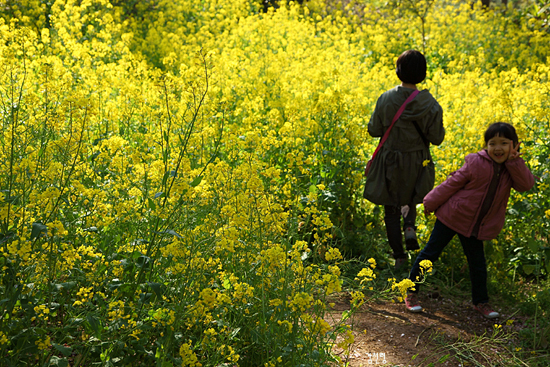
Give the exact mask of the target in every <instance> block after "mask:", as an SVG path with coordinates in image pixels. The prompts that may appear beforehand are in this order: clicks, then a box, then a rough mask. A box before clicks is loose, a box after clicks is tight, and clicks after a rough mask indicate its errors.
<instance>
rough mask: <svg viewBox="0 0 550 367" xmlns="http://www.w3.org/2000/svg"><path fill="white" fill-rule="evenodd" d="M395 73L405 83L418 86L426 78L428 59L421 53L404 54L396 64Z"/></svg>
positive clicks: (409, 51) (408, 52) (410, 52)
mask: <svg viewBox="0 0 550 367" xmlns="http://www.w3.org/2000/svg"><path fill="white" fill-rule="evenodd" d="M395 65H396V68H395V72H396V74H397V77H398V78H399V80H401V81H402V82H403V83H411V84H418V83H420V82H421V81H423V80H424V79H425V78H426V58H425V57H424V55H422V53H421V52H419V51H416V50H408V51H405V52H403V53H402V54H401V55H400V56H399V57H398V58H397V62H396V63H395Z"/></svg>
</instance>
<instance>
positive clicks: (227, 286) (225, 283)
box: [223, 278, 231, 289]
mask: <svg viewBox="0 0 550 367" xmlns="http://www.w3.org/2000/svg"><path fill="white" fill-rule="evenodd" d="M223 287H224V288H225V289H229V288H231V282H230V281H229V279H228V278H225V279H224V280H223Z"/></svg>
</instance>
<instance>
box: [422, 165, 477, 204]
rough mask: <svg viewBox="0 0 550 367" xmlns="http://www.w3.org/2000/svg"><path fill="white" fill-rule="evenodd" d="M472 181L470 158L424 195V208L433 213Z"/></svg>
mask: <svg viewBox="0 0 550 367" xmlns="http://www.w3.org/2000/svg"><path fill="white" fill-rule="evenodd" d="M469 181H470V169H469V166H468V160H466V163H464V165H463V166H462V167H461V168H460V169H459V170H458V171H455V172H453V173H451V174H450V175H449V177H447V179H446V180H445V181H444V182H442V183H441V184H439V185H438V186H437V187H435V188H434V189H433V190H432V191H430V192H429V193H428V194H427V195H426V196H425V197H424V208H425V209H426V210H427V211H428V212H430V213H432V212H435V211H436V210H437V209H438V208H439V207H440V206H441V205H443V204H444V203H445V202H446V201H447V200H449V199H450V198H451V196H453V195H454V194H455V193H456V192H457V191H458V190H460V189H462V188H463V187H464V186H466V184H467V183H468V182H469Z"/></svg>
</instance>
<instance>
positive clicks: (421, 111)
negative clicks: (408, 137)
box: [394, 85, 437, 121]
mask: <svg viewBox="0 0 550 367" xmlns="http://www.w3.org/2000/svg"><path fill="white" fill-rule="evenodd" d="M394 90H395V92H396V93H397V94H398V95H402V96H403V97H402V98H403V101H404V100H405V99H407V97H408V96H409V95H410V94H411V93H412V92H413V90H412V89H409V88H405V87H402V86H400V85H399V86H397V87H395V89H394ZM436 104H437V101H436V100H435V98H434V97H433V96H432V95H431V94H430V92H429V91H428V90H427V89H424V90H422V91H420V93H418V95H417V96H416V97H415V99H413V100H412V101H411V102H409V104H408V105H407V108H405V111H403V114H402V115H401V118H402V119H404V120H410V121H418V120H422V118H423V117H424V116H425V115H426V114H428V113H430V111H432V109H433V108H434V106H435V105H436Z"/></svg>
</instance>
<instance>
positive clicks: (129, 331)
mask: <svg viewBox="0 0 550 367" xmlns="http://www.w3.org/2000/svg"><path fill="white" fill-rule="evenodd" d="M0 5H1V10H0V40H1V42H0V118H1V123H2V130H1V132H0V167H1V168H0V267H1V268H2V273H1V274H2V278H1V280H0V303H1V304H2V306H1V308H0V315H1V316H0V354H1V355H2V356H3V357H2V358H3V359H2V364H3V365H5V366H27V365H28V366H35V365H40V366H69V365H70V366H92V365H102V366H135V365H146V364H155V365H158V366H328V365H331V364H336V365H337V364H342V363H343V362H342V358H341V357H340V356H338V355H335V354H334V353H333V352H332V350H333V347H334V346H335V345H337V346H338V348H340V349H343V350H346V349H347V348H349V346H350V345H351V343H353V335H352V334H351V333H350V330H349V327H348V326H347V324H346V323H345V317H344V318H343V319H342V320H341V322H339V323H336V324H335V325H331V324H328V323H327V321H326V320H325V318H324V316H325V314H326V313H327V311H328V310H330V307H331V305H330V296H331V295H332V294H336V293H339V292H342V291H343V290H345V289H344V286H345V285H346V279H347V278H346V276H344V274H343V272H344V270H345V269H344V267H345V265H346V264H347V263H349V261H353V259H356V260H358V261H359V260H360V261H361V263H362V266H361V269H360V271H357V273H356V275H355V277H356V278H355V280H353V281H352V283H353V284H354V285H353V288H354V289H353V292H352V302H351V303H352V310H351V311H350V312H351V313H353V311H354V310H356V309H358V307H360V305H361V304H362V303H363V302H364V299H365V297H368V298H370V297H376V294H377V293H378V292H382V289H381V288H380V287H379V286H375V285H374V284H375V282H376V275H377V272H378V271H379V269H378V268H377V261H378V262H379V263H380V264H383V263H384V262H385V261H386V260H387V258H385V255H384V253H385V251H386V250H385V248H386V245H385V243H384V242H383V240H382V239H381V237H380V235H379V234H380V231H381V230H380V210H379V209H378V208H376V207H375V206H374V205H372V204H370V203H368V202H366V201H364V200H363V199H362V195H361V194H362V180H363V177H362V173H363V168H364V165H365V163H366V161H367V159H368V157H369V155H370V154H371V153H372V152H373V151H374V148H375V146H376V144H377V140H375V139H372V138H370V137H369V135H368V133H367V129H366V126H367V123H368V121H369V118H370V114H371V113H372V111H373V108H374V104H375V102H376V99H377V98H378V96H379V95H380V94H381V93H382V92H383V91H385V90H387V89H389V88H391V87H392V86H394V85H396V84H398V79H397V77H396V75H395V71H394V64H395V60H396V58H397V56H398V55H399V54H400V53H401V52H402V51H403V50H406V49H410V48H414V49H418V50H421V51H422V52H423V53H424V54H425V55H426V57H427V59H428V63H429V72H428V77H427V79H426V81H425V82H424V83H423V84H422V85H421V88H427V89H429V90H430V91H431V93H432V94H433V95H434V96H435V98H436V99H437V100H438V101H439V103H440V104H441V106H442V107H443V111H444V124H445V128H446V130H447V134H446V138H445V141H444V143H443V144H442V145H441V146H439V147H433V148H432V154H433V157H434V161H435V163H436V168H437V181H438V182H441V181H442V180H444V178H445V177H446V175H447V174H449V173H450V172H452V171H454V170H456V169H457V168H459V167H460V166H461V165H462V162H463V158H464V156H465V155H466V154H467V153H470V152H475V151H477V150H479V149H481V148H482V146H483V139H482V132H483V131H484V130H485V128H486V126H488V125H489V124H490V123H491V122H494V121H506V122H510V123H512V124H513V125H515V126H516V129H517V130H518V132H519V135H520V140H521V141H522V142H523V144H522V152H523V157H524V159H525V160H526V161H527V162H528V165H529V166H530V168H531V169H532V171H533V173H534V174H536V175H537V176H538V178H539V180H538V182H537V185H536V187H535V188H534V189H533V190H531V191H529V192H527V193H524V194H517V193H516V194H514V195H513V197H512V198H511V199H510V200H511V203H510V205H509V208H510V213H509V216H508V219H507V224H506V227H505V229H504V230H503V232H502V234H501V235H500V237H499V239H497V240H495V241H493V243H491V244H488V246H489V251H490V253H491V258H492V259H493V260H491V263H490V264H489V266H490V267H491V271H494V272H495V277H497V279H505V278H506V277H509V276H510V274H511V273H512V272H513V274H514V275H515V274H516V273H518V274H519V273H521V274H524V275H537V276H539V275H540V276H545V275H548V273H549V272H550V247H549V246H548V238H549V225H550V214H549V213H550V212H549V211H548V208H549V199H548V198H549V197H550V185H549V181H548V180H549V178H548V176H549V164H548V163H549V161H548V160H549V155H550V148H549V147H550V136H549V133H548V132H549V131H550V119H549V117H548V116H549V115H548V111H549V109H550V83H549V76H550V67H549V64H550V59H549V57H550V27H549V24H548V9H547V8H546V10H545V9H544V8H543V7H542V6H539V5H540V2H536V1H535V2H533V3H532V4H531V5H530V7H524V8H521V9H520V8H515V7H514V6H513V4H510V5H509V6H508V7H507V8H506V7H503V6H495V7H492V8H489V9H487V8H483V7H482V6H481V4H480V3H479V4H473V5H472V4H470V3H469V2H464V1H458V0H448V1H447V0H445V1H443V0H437V1H436V0H421V1H414V2H412V1H411V2H401V3H392V2H388V3H384V2H380V1H375V0H372V1H369V0H363V1H342V2H325V1H322V0H311V1H303V2H284V1H280V2H279V3H278V5H277V7H276V8H274V7H271V8H269V9H268V10H267V11H265V12H264V11H263V3H262V2H261V1H253V0H225V1H219V0H203V1H192V0H171V1H166V0H157V1H132V2H125V1H115V0H113V1H107V0H81V1H76V0H56V1H51V2H46V1H42V0H22V1H19V2H13V1H12V2H3V3H0ZM432 220H433V219H432V218H423V217H422V218H421V225H420V227H419V236H420V239H421V240H425V239H427V236H428V235H429V228H430V222H431V221H432ZM352 233H353V234H355V235H354V236H351V234H352ZM357 233H360V234H362V237H359V240H357V238H358V237H357V235H356V234H357ZM352 237H353V238H355V240H351V239H350V238H352ZM386 257H387V256H386ZM350 259H351V260H350ZM443 263H444V261H443ZM441 266H442V267H445V265H444V264H441ZM352 278H354V277H352ZM398 284H402V283H398ZM391 288H392V284H390V285H389V288H388V287H387V286H386V288H385V289H386V290H391ZM393 288H394V289H396V294H399V293H400V291H402V289H401V288H402V287H401V286H397V285H396V280H395V279H393ZM346 317H349V315H348V316H346ZM337 338H338V339H337Z"/></svg>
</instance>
